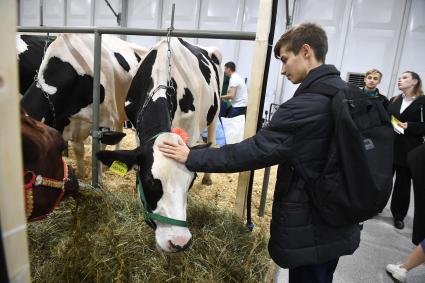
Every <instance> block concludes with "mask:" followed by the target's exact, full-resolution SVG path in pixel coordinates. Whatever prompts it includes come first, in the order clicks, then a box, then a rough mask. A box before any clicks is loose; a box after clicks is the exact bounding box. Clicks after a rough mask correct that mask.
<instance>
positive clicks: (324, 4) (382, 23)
mask: <svg viewBox="0 0 425 283" xmlns="http://www.w3.org/2000/svg"><path fill="white" fill-rule="evenodd" d="M319 11H320V12H319ZM424 15H425V1H423V0H322V1H315V0H298V1H297V4H296V13H295V20H294V24H298V23H301V22H305V21H312V22H318V23H320V24H321V25H322V26H323V27H324V28H325V30H326V31H327V33H328V37H329V53H328V56H327V61H326V62H327V63H329V64H335V66H336V67H337V68H338V69H340V71H341V77H342V78H343V79H347V74H348V73H349V72H358V73H365V72H366V71H367V70H369V69H372V68H377V69H379V70H381V71H382V73H383V74H384V77H383V79H382V82H381V84H380V86H379V89H380V90H381V92H382V93H384V94H386V95H387V96H388V97H391V96H393V95H395V94H397V93H398V90H397V88H396V78H397V77H398V76H399V75H400V72H402V71H403V70H412V71H417V72H418V73H419V74H420V75H421V76H422V77H423V76H425V53H424V52H422V51H421V50H422V49H421V46H425V18H424ZM296 87H297V86H294V85H293V84H292V83H291V82H289V81H287V80H284V83H283V87H282V95H281V100H280V101H285V100H287V99H289V98H290V97H291V96H292V94H293V92H294V90H295V89H296Z"/></svg>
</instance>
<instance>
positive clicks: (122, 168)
mask: <svg viewBox="0 0 425 283" xmlns="http://www.w3.org/2000/svg"><path fill="white" fill-rule="evenodd" d="M109 170H111V171H112V172H114V173H115V174H118V175H120V176H124V175H125V174H126V173H127V171H128V168H127V164H125V163H123V162H120V161H117V160H115V161H114V162H112V165H111V167H109Z"/></svg>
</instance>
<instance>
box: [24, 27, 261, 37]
mask: <svg viewBox="0 0 425 283" xmlns="http://www.w3.org/2000/svg"><path fill="white" fill-rule="evenodd" d="M96 31H97V32H99V33H100V34H126V35H143V36H166V35H167V32H168V30H167V29H164V30H161V29H140V28H120V27H23V26H19V27H18V32H40V33H48V32H49V33H95V32H96ZM171 36H173V37H190V38H213V39H234V40H255V32H246V31H218V30H185V29H174V30H172V32H171Z"/></svg>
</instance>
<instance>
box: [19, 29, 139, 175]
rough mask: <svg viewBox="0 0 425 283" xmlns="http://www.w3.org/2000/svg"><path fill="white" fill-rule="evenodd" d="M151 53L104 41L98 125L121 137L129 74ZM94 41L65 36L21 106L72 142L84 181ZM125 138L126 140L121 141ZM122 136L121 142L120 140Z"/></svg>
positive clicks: (49, 51)
mask: <svg viewBox="0 0 425 283" xmlns="http://www.w3.org/2000/svg"><path fill="white" fill-rule="evenodd" d="M146 53H147V49H145V48H142V47H139V46H137V45H134V44H131V43H129V42H125V41H123V40H121V39H119V38H117V37H115V36H109V35H104V36H102V50H101V56H102V57H101V76H100V84H101V86H100V102H101V104H100V117H99V125H100V126H101V127H105V128H109V129H110V130H112V131H119V132H121V131H122V126H123V122H124V121H126V120H127V116H126V114H125V111H124V101H125V97H126V94H127V91H128V88H129V86H130V83H131V79H132V77H133V75H132V73H131V72H130V70H131V68H134V67H136V66H137V65H138V62H139V61H140V60H141V58H143V57H144V56H145V54H146ZM93 61H94V36H93V35H92V34H61V35H59V36H58V37H57V38H56V40H55V41H53V42H52V43H51V44H50V46H49V48H48V49H47V51H46V54H45V56H44V59H43V61H42V63H41V66H40V70H39V72H38V76H37V80H36V81H35V82H34V83H33V84H32V85H31V87H30V88H29V89H28V91H27V92H26V93H25V95H24V97H23V98H22V100H21V105H22V107H23V108H24V109H25V110H26V111H27V113H28V114H29V115H30V116H32V117H34V118H36V119H37V120H40V121H42V122H44V123H46V124H47V125H49V126H53V127H54V128H56V129H57V130H59V131H60V132H62V134H63V137H64V139H65V140H67V141H68V140H70V141H73V148H74V151H75V156H76V159H77V174H78V176H79V177H80V178H82V177H84V175H85V166H84V162H83V160H84V144H83V141H84V140H85V139H86V138H87V137H88V136H89V134H90V130H91V128H92V117H93V109H92V100H93V97H92V92H93ZM122 136H123V135H122ZM122 136H121V137H122Z"/></svg>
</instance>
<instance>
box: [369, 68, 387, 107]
mask: <svg viewBox="0 0 425 283" xmlns="http://www.w3.org/2000/svg"><path fill="white" fill-rule="evenodd" d="M381 80H382V73H381V71H379V70H378V69H372V70H369V71H367V72H366V74H365V77H364V84H365V86H364V88H363V93H364V94H365V95H366V96H367V97H371V98H375V99H378V100H379V101H381V103H382V105H383V106H384V107H385V109H388V98H387V97H386V96H385V95H383V94H381V93H380V92H379V89H378V85H379V84H380V83H381Z"/></svg>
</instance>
